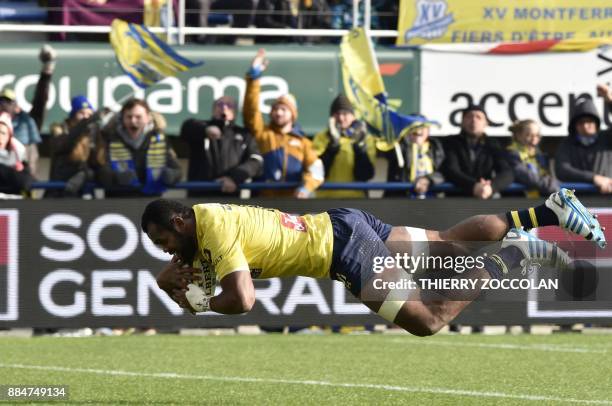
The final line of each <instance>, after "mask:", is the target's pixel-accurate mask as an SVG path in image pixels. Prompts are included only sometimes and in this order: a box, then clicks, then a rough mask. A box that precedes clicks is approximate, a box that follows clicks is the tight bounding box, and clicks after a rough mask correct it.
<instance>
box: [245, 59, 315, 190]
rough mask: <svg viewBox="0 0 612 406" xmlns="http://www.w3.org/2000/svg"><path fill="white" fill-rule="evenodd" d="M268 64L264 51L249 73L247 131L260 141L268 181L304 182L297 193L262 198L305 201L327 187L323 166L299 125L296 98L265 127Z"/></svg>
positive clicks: (276, 108)
mask: <svg viewBox="0 0 612 406" xmlns="http://www.w3.org/2000/svg"><path fill="white" fill-rule="evenodd" d="M267 65H268V61H267V60H266V53H265V51H264V50H263V49H260V50H259V51H258V52H257V55H256V56H255V58H254V59H253V62H252V63H251V68H250V69H249V71H248V73H247V90H246V94H245V96H244V108H243V112H242V114H243V117H244V123H245V125H246V127H247V128H248V129H249V130H250V131H251V133H252V134H253V135H254V136H255V139H256V140H257V144H258V145H259V150H260V151H261V154H262V155H263V158H264V179H265V180H266V181H270V182H296V181H297V182H301V185H300V186H299V187H298V188H297V190H295V191H293V192H289V193H287V191H284V190H277V191H271V190H270V191H265V192H264V193H262V196H287V195H292V194H293V195H294V196H296V197H297V198H301V199H305V198H310V197H312V196H313V192H314V191H315V190H316V189H317V188H318V187H319V186H320V185H321V184H322V183H323V179H324V170H323V163H322V162H321V160H320V159H319V158H318V157H317V154H316V152H315V150H314V149H313V147H312V143H311V141H310V140H309V139H307V138H306V137H305V136H304V133H303V132H302V130H301V128H300V127H299V125H298V124H297V117H298V110H297V104H296V101H295V98H294V97H293V95H291V94H286V95H283V96H281V97H279V98H278V99H276V101H275V102H274V104H273V105H272V111H271V113H270V123H269V124H267V125H266V124H264V121H263V116H262V114H261V111H260V110H259V93H260V89H261V85H260V83H259V78H260V77H261V75H262V73H263V71H264V70H265V69H266V67H267Z"/></svg>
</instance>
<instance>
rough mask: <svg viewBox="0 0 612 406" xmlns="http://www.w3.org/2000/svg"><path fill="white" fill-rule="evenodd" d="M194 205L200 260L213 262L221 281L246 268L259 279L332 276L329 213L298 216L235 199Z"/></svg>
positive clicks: (208, 262) (207, 262) (212, 264)
mask: <svg viewBox="0 0 612 406" xmlns="http://www.w3.org/2000/svg"><path fill="white" fill-rule="evenodd" d="M193 210H194V212H195V217H196V228H197V230H196V233H197V239H198V253H197V256H196V258H195V260H196V263H197V261H200V262H201V265H202V266H203V267H209V266H212V267H213V268H214V271H215V273H216V274H217V279H219V280H221V279H223V277H224V276H226V275H228V274H230V273H232V272H234V271H244V270H250V272H251V275H252V276H253V277H254V278H274V277H289V276H308V277H312V278H324V277H329V269H330V266H331V262H332V251H333V231H332V225H331V221H330V219H329V215H328V214H327V213H320V214H315V215H310V214H307V215H304V216H297V215H292V214H287V213H283V212H281V211H279V210H275V209H265V208H261V207H253V206H239V205H232V204H198V205H195V206H193ZM194 266H197V267H198V268H199V267H200V266H199V265H196V264H194Z"/></svg>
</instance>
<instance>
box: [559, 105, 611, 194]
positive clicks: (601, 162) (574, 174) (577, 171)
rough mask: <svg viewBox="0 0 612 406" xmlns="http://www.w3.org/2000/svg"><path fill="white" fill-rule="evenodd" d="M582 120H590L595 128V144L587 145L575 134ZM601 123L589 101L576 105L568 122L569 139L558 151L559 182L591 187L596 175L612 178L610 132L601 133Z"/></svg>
mask: <svg viewBox="0 0 612 406" xmlns="http://www.w3.org/2000/svg"><path fill="white" fill-rule="evenodd" d="M582 117H593V119H594V120H595V122H596V124H597V135H596V136H595V137H596V138H595V141H594V142H592V143H591V144H587V143H585V142H584V141H582V140H581V139H580V136H579V134H577V133H576V123H577V122H578V120H579V119H580V118H582ZM600 123H601V119H600V118H599V113H598V112H597V109H596V108H595V104H594V103H593V101H592V100H591V99H587V98H585V99H580V100H578V102H577V103H576V105H575V107H574V109H573V112H572V116H571V118H570V122H569V128H568V130H569V136H568V137H567V138H566V139H565V140H564V141H563V143H562V144H561V145H560V146H559V149H558V150H557V155H556V159H555V171H556V173H557V177H558V178H559V180H560V181H562V182H586V183H592V182H593V177H594V176H595V175H603V176H607V177H612V131H611V130H610V129H607V130H605V131H600V129H599V127H600Z"/></svg>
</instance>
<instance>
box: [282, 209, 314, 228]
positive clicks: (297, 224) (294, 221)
mask: <svg viewBox="0 0 612 406" xmlns="http://www.w3.org/2000/svg"><path fill="white" fill-rule="evenodd" d="M281 224H282V225H283V226H285V227H287V228H290V229H292V230H295V231H302V232H306V231H307V230H308V227H306V222H305V221H304V218H303V217H300V216H296V215H294V214H287V213H281Z"/></svg>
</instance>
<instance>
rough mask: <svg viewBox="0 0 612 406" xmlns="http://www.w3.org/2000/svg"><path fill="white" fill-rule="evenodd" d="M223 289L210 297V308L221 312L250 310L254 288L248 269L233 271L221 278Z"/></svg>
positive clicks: (236, 312)
mask: <svg viewBox="0 0 612 406" xmlns="http://www.w3.org/2000/svg"><path fill="white" fill-rule="evenodd" d="M221 288H222V289H223V291H222V292H221V293H220V294H218V295H217V296H214V297H212V298H211V299H210V310H212V311H214V312H217V313H223V314H240V313H246V312H249V311H250V310H251V308H252V307H253V304H254V303H255V288H254V287H253V280H252V279H251V274H250V272H248V271H235V272H232V273H230V274H228V275H227V276H225V277H223V279H221Z"/></svg>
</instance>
